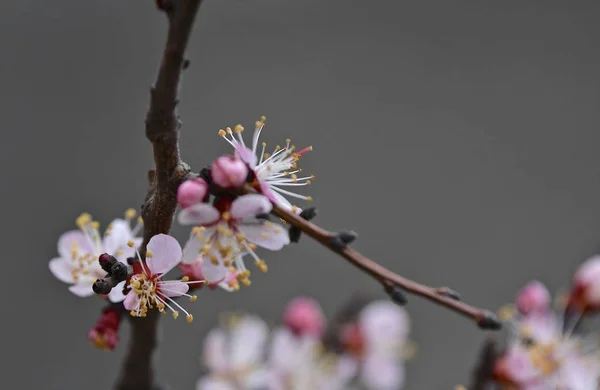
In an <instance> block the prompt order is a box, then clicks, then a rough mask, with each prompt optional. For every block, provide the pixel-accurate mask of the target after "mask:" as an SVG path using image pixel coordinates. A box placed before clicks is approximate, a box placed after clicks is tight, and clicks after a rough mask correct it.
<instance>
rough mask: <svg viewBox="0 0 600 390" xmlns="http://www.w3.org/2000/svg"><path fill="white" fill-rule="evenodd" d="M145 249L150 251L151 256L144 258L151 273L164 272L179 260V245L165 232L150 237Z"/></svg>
mask: <svg viewBox="0 0 600 390" xmlns="http://www.w3.org/2000/svg"><path fill="white" fill-rule="evenodd" d="M147 249H148V250H149V251H151V252H152V257H147V258H146V264H147V265H148V268H149V269H150V272H152V273H153V274H166V273H167V272H169V271H170V270H171V269H173V267H175V266H176V265H177V264H179V262H180V261H181V256H182V252H181V246H179V243H178V242H177V240H176V239H174V238H173V237H171V236H169V235H167V234H157V235H156V236H154V237H152V238H151V239H150V242H148V247H147Z"/></svg>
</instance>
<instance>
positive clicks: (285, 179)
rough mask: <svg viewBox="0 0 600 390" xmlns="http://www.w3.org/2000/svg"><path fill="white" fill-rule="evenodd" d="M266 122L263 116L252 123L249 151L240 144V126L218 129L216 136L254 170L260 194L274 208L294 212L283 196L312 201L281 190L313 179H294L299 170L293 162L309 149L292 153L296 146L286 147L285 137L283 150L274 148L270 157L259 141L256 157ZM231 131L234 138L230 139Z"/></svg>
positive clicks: (231, 136)
mask: <svg viewBox="0 0 600 390" xmlns="http://www.w3.org/2000/svg"><path fill="white" fill-rule="evenodd" d="M266 119H267V118H265V117H264V116H263V117H261V119H260V120H259V121H257V122H256V128H255V130H254V135H253V136H252V145H251V148H250V147H247V146H246V144H245V143H244V138H243V137H242V132H243V131H244V128H243V127H242V126H241V125H237V126H235V128H234V130H231V128H229V127H228V128H227V129H226V130H223V129H221V130H219V135H220V136H221V137H223V138H224V139H225V140H226V141H227V142H229V143H230V144H231V146H233V147H234V149H235V151H236V154H237V155H238V156H239V157H240V158H241V159H242V160H243V161H244V162H245V163H246V164H248V166H249V167H250V169H252V170H253V171H254V174H255V175H256V178H257V181H258V183H259V184H260V189H261V191H262V193H263V194H264V195H266V196H267V197H269V199H270V200H271V201H273V202H275V203H276V204H277V205H278V206H281V207H283V208H285V209H288V210H291V209H293V210H296V208H294V207H293V206H292V204H291V203H290V202H289V201H288V200H287V199H286V198H285V197H284V195H286V196H289V197H292V198H297V199H303V200H307V201H311V200H312V198H311V197H310V196H304V195H300V194H297V193H295V192H292V191H290V190H286V189H284V188H282V187H298V186H306V185H308V184H310V183H311V180H313V179H314V178H315V177H314V175H310V176H304V177H298V174H299V173H300V172H301V171H302V170H301V169H299V168H298V166H297V162H298V160H299V159H300V158H301V157H302V155H303V154H304V153H306V152H308V151H311V150H312V146H309V147H307V148H304V149H302V150H300V151H298V152H295V149H296V147H295V146H293V145H290V143H291V140H290V139H289V138H288V139H286V141H285V146H284V147H283V148H282V147H280V146H279V145H277V147H276V148H275V150H274V151H273V153H271V154H269V153H265V147H266V146H267V144H266V143H264V142H263V143H262V148H261V150H260V153H259V154H257V153H258V152H259V150H258V140H259V137H260V133H261V131H262V129H263V128H264V126H265V121H266ZM234 132H235V133H236V135H237V138H236V137H235V136H234V134H233V133H234Z"/></svg>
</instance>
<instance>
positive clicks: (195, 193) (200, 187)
mask: <svg viewBox="0 0 600 390" xmlns="http://www.w3.org/2000/svg"><path fill="white" fill-rule="evenodd" d="M207 195H208V183H206V181H204V180H203V179H201V178H199V177H198V178H194V179H190V180H186V181H184V182H183V183H181V185H179V188H178V189H177V202H178V203H179V205H180V206H181V207H183V208H186V207H189V206H192V205H194V204H196V203H202V202H203V201H204V200H205V198H206V196H207Z"/></svg>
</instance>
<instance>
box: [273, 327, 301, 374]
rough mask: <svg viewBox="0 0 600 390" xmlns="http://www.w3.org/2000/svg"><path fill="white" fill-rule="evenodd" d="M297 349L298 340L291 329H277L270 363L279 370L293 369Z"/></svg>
mask: <svg viewBox="0 0 600 390" xmlns="http://www.w3.org/2000/svg"><path fill="white" fill-rule="evenodd" d="M297 349H298V343H297V340H296V339H295V338H294V336H293V335H292V333H291V332H290V331H288V330H287V329H285V328H279V329H276V330H275V332H274V334H273V341H272V342H271V349H270V352H269V365H270V366H271V368H273V369H274V370H277V371H288V370H290V369H292V368H293V365H294V360H295V359H294V357H295V356H296V353H297Z"/></svg>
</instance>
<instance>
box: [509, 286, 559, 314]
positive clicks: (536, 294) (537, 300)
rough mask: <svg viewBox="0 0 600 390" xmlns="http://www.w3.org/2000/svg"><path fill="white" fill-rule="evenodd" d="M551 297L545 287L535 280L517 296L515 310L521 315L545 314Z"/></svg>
mask: <svg viewBox="0 0 600 390" xmlns="http://www.w3.org/2000/svg"><path fill="white" fill-rule="evenodd" d="M551 301H552V297H551V296H550V292H548V289H546V287H545V286H544V285H543V284H542V283H540V282H538V281H537V280H534V281H531V282H529V283H527V284H526V285H525V287H523V288H522V289H521V290H520V291H519V293H518V294H517V310H519V312H520V313H521V314H523V315H535V314H543V313H547V312H548V311H549V310H550V303H551Z"/></svg>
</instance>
